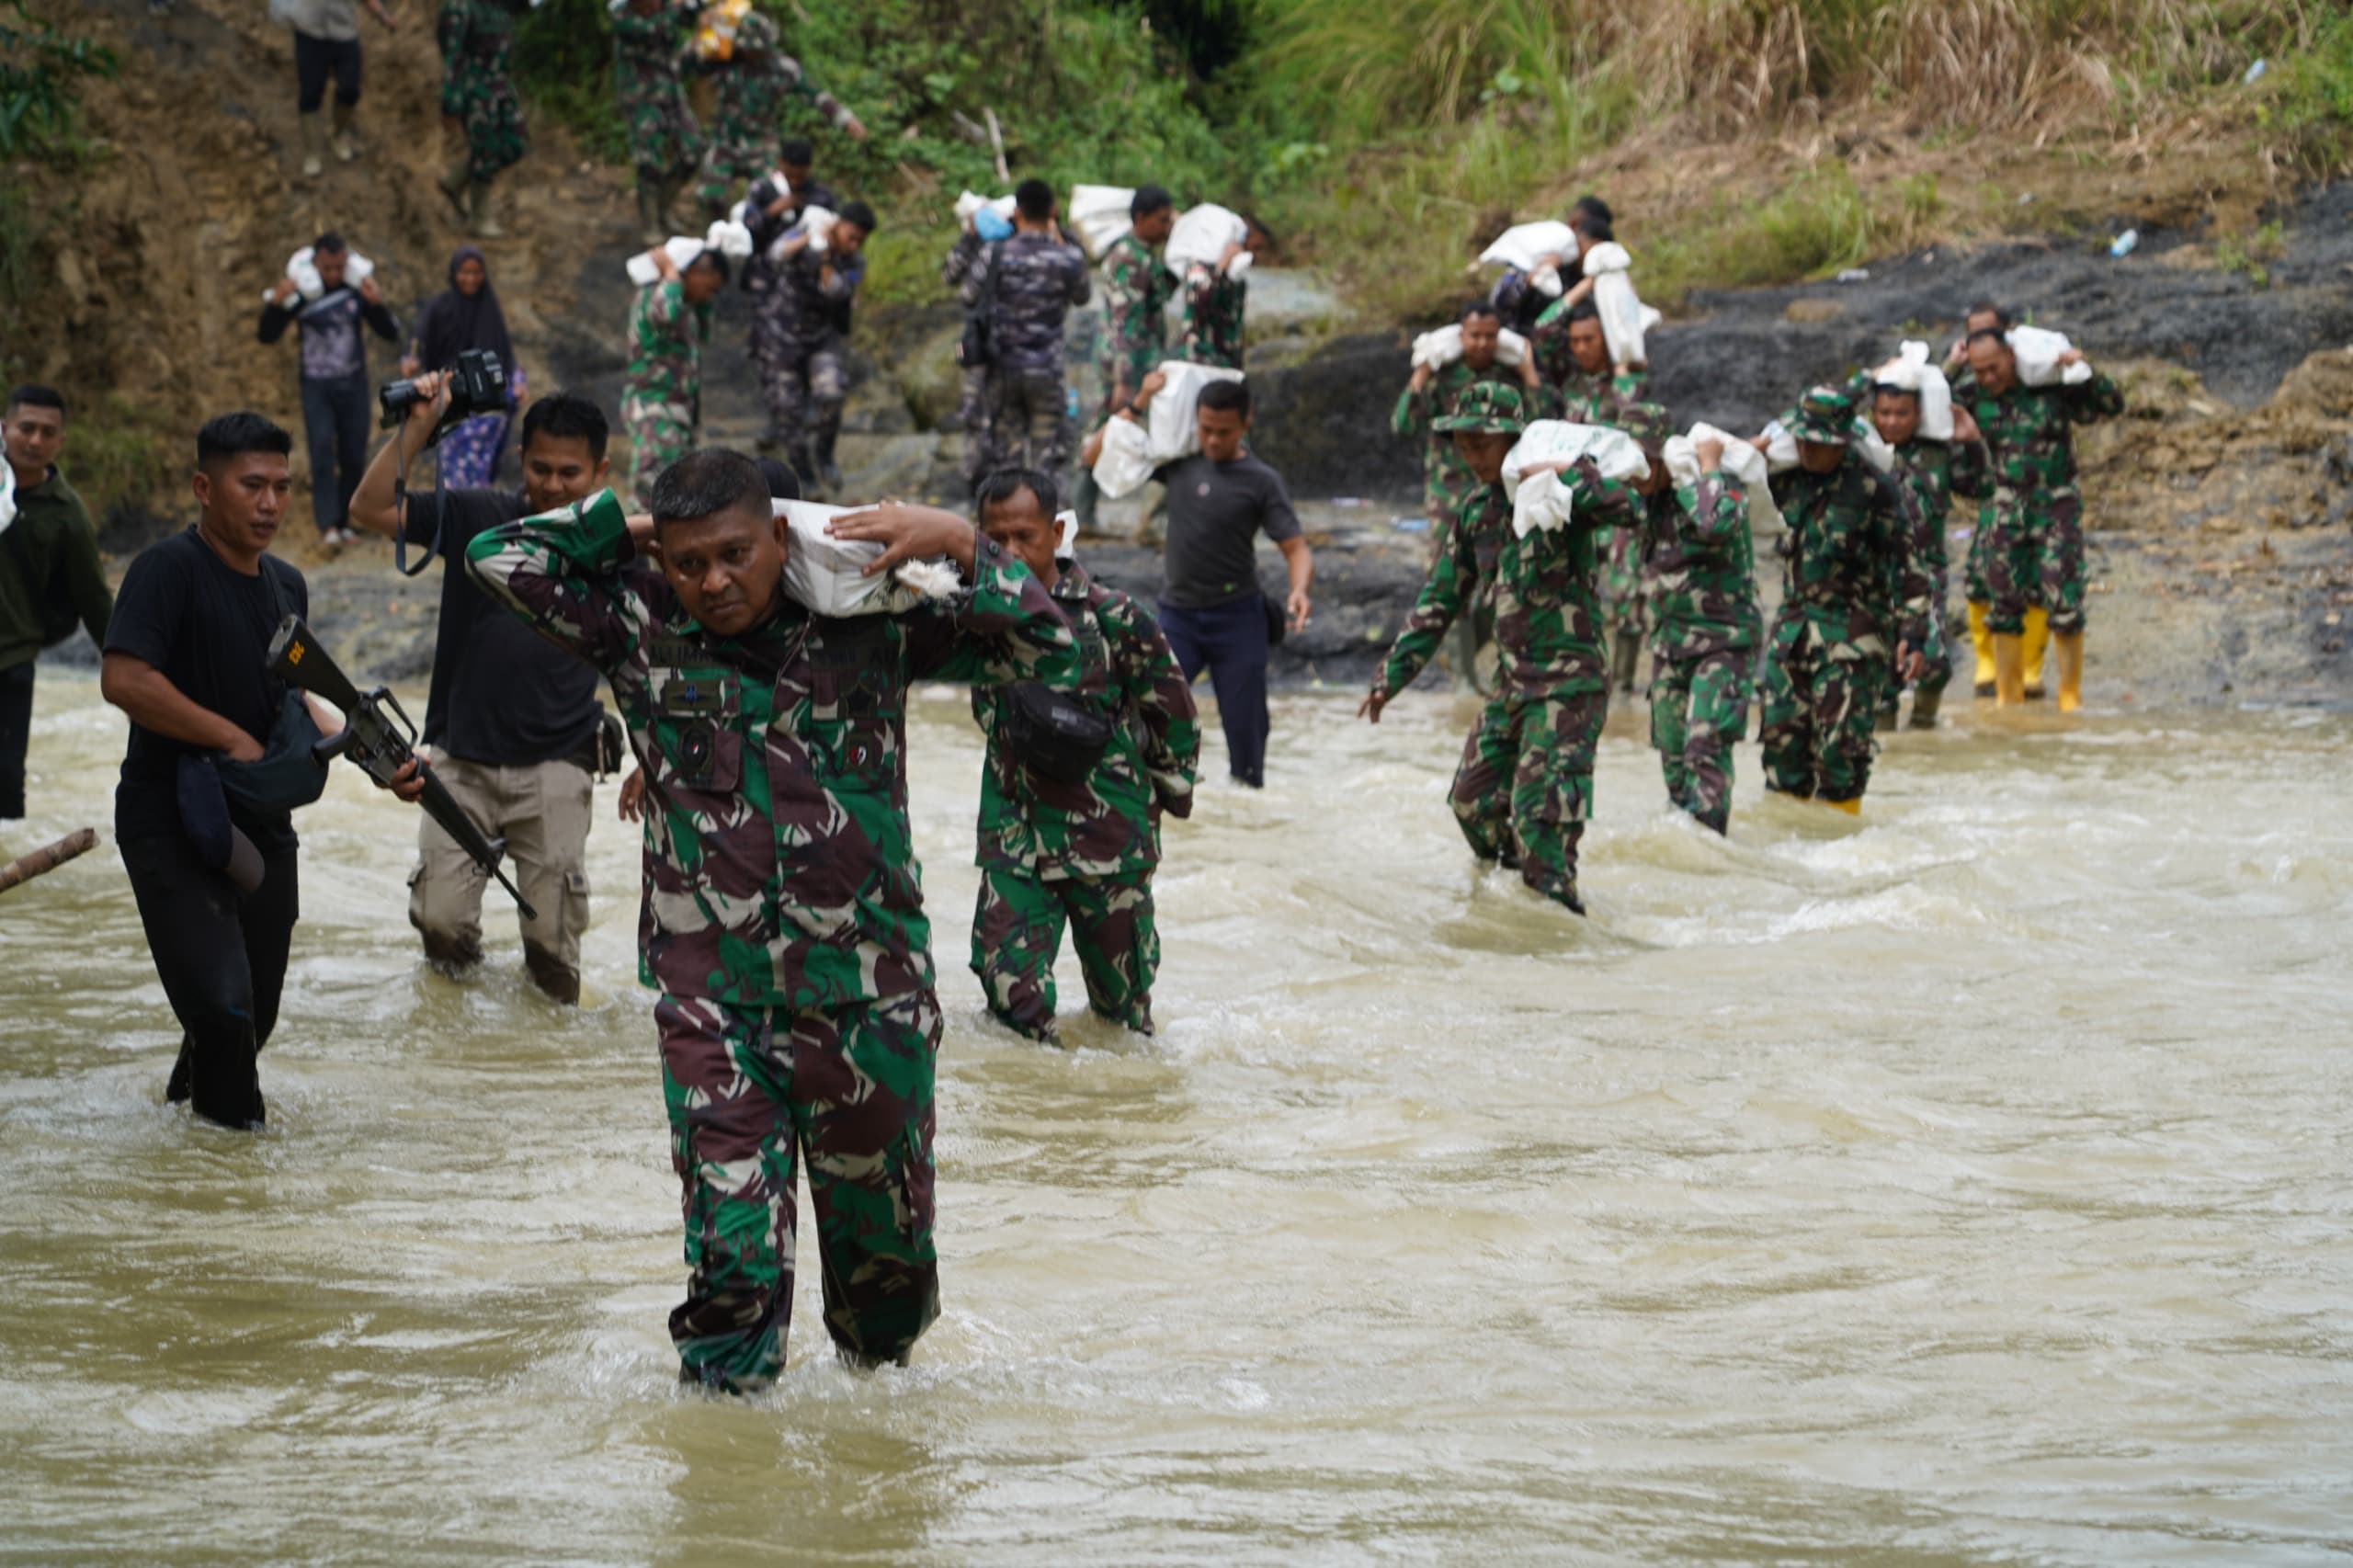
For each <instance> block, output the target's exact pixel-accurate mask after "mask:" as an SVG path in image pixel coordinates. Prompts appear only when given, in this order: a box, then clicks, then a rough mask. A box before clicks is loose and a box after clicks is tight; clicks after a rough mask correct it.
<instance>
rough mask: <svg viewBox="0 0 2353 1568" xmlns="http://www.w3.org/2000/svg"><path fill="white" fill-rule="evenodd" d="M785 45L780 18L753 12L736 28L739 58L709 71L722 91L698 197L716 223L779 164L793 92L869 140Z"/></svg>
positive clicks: (838, 125) (713, 109) (851, 133)
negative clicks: (782, 122)
mask: <svg viewBox="0 0 2353 1568" xmlns="http://www.w3.org/2000/svg"><path fill="white" fill-rule="evenodd" d="M779 42H780V40H779V35H778V32H777V26H776V22H775V19H774V18H772V17H768V16H767V15H766V14H765V13H763V12H759V11H753V12H751V13H749V14H747V15H746V16H745V17H744V19H743V20H742V21H740V22H738V23H737V24H736V25H735V50H734V52H733V54H731V55H730V56H728V57H727V58H726V59H725V60H719V61H712V62H709V63H708V64H707V65H706V66H705V69H707V70H709V71H710V72H712V73H714V74H716V75H717V76H718V78H719V87H718V92H717V94H716V96H715V101H714V102H713V103H712V105H711V112H710V145H709V146H708V147H707V148H706V149H705V150H704V152H703V160H702V183H701V184H700V185H699V186H698V187H696V194H697V196H698V198H699V199H700V200H701V202H702V205H703V209H704V210H705V211H706V212H708V213H709V214H710V216H711V217H713V218H723V217H725V216H726V215H727V210H728V208H729V207H731V206H732V205H733V203H734V199H735V192H736V191H737V190H739V189H741V188H743V187H745V186H747V185H749V184H750V183H751V182H752V181H754V180H756V179H758V178H760V177H761V176H763V175H766V174H767V173H769V172H770V171H771V170H773V169H774V168H775V167H776V166H777V164H778V163H779V157H780V153H781V148H780V146H779V138H780V137H781V134H782V132H781V131H779V127H778V122H777V117H778V116H779V114H781V113H782V112H783V109H784V100H785V96H786V95H787V94H789V93H798V94H799V95H800V96H801V97H804V98H807V99H808V100H809V101H810V102H811V103H812V104H813V105H814V106H816V109H817V112H818V113H820V114H822V115H824V117H825V118H826V119H828V120H830V121H832V122H833V124H834V125H835V128H836V129H838V130H840V131H842V132H843V133H844V134H845V135H847V136H849V137H851V138H853V139H855V140H857V141H859V142H863V141H865V140H866V127H865V126H864V125H862V124H860V123H859V121H858V116H856V115H854V114H852V113H850V111H849V110H847V109H846V108H843V107H842V106H841V104H840V103H839V102H837V101H836V100H835V97H834V95H833V94H831V93H829V92H826V91H824V89H823V88H821V87H819V86H818V85H817V84H816V83H815V82H814V81H813V80H812V79H811V78H810V76H809V74H808V73H807V72H806V71H805V70H803V69H802V67H801V62H799V61H798V60H795V59H793V58H792V56H790V55H789V54H786V53H784V52H783V51H781V50H780V49H779Z"/></svg>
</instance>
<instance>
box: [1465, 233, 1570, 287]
mask: <svg viewBox="0 0 2353 1568" xmlns="http://www.w3.org/2000/svg"><path fill="white" fill-rule="evenodd" d="M1576 254H1577V236H1576V231H1575V230H1574V229H1572V228H1570V227H1569V226H1568V225H1567V224H1566V223H1563V222H1559V221H1558V220H1556V219H1549V218H1548V219H1545V220H1543V221H1542V222H1535V223H1515V224H1514V225H1512V226H1511V227H1510V228H1508V229H1506V230H1505V231H1504V232H1503V233H1500V234H1497V235H1496V236H1495V244H1491V245H1489V246H1488V247H1487V248H1486V249H1485V250H1483V251H1481V252H1480V253H1479V259H1480V260H1481V261H1483V262H1484V263H1486V264H1487V265H1488V266H1490V267H1513V268H1516V269H1518V271H1521V272H1526V273H1530V274H1533V273H1534V272H1535V271H1536V269H1537V267H1539V266H1540V265H1542V263H1543V260H1544V258H1545V257H1546V256H1574V255H1576ZM1558 281H1559V279H1558V278H1557V277H1556V278H1555V279H1554V282H1555V284H1556V285H1557V283H1558ZM1549 292H1552V293H1555V294H1557V293H1559V292H1560V290H1559V289H1558V287H1555V288H1553V289H1552V290H1549Z"/></svg>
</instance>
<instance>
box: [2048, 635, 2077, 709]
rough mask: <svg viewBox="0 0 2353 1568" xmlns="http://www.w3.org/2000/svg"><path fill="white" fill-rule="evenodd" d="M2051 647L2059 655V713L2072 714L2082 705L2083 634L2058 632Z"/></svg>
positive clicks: (2052, 640)
mask: <svg viewBox="0 0 2353 1568" xmlns="http://www.w3.org/2000/svg"><path fill="white" fill-rule="evenodd" d="M2051 647H2052V652H2054V653H2057V654H2058V655H2059V711H2060V712H2062V713H2073V712H2075V711H2076V710H2079V709H2080V708H2082V707H2083V705H2084V634H2083V633H2082V632H2080V631H2062V632H2059V633H2057V634H2056V635H2055V636H2053V637H2052V639H2051Z"/></svg>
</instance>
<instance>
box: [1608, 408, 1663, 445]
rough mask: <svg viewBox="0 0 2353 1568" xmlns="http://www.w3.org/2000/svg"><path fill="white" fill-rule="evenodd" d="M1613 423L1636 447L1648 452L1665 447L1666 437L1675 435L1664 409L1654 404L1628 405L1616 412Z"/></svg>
mask: <svg viewBox="0 0 2353 1568" xmlns="http://www.w3.org/2000/svg"><path fill="white" fill-rule="evenodd" d="M1615 423H1616V424H1617V426H1618V428H1619V429H1620V430H1622V431H1624V432H1625V433H1626V434H1627V435H1629V436H1631V437H1633V439H1634V444H1635V445H1636V446H1638V447H1640V448H1642V449H1643V450H1644V451H1649V452H1655V451H1657V450H1658V449H1660V448H1662V447H1664V446H1665V445H1666V441H1667V437H1670V436H1672V435H1674V434H1675V426H1674V425H1673V423H1671V422H1670V421H1669V420H1668V418H1667V416H1666V409H1665V406H1664V405H1662V404H1659V403H1628V404H1627V405H1626V406H1625V407H1623V408H1621V409H1620V410H1619V411H1618V417H1617V420H1616V421H1615Z"/></svg>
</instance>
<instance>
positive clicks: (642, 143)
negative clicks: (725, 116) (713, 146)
mask: <svg viewBox="0 0 2353 1568" xmlns="http://www.w3.org/2000/svg"><path fill="white" fill-rule="evenodd" d="M621 116H622V118H623V119H625V120H627V121H628V123H629V156H630V162H631V164H633V165H636V167H637V172H638V173H639V174H640V175H641V176H644V177H645V178H647V179H651V180H663V179H684V178H686V177H687V176H688V175H691V174H693V173H694V171H695V166H696V165H697V164H698V163H699V162H700V161H701V157H702V130H701V127H699V126H698V125H697V124H696V123H695V113H694V110H693V109H691V108H688V107H687V95H686V93H685V92H684V91H683V90H682V89H681V88H679V87H678V86H677V85H676V84H672V85H668V86H665V88H664V89H663V90H662V91H661V92H658V93H651V94H648V95H646V96H645V97H637V98H629V97H624V98H623V99H622V100H621Z"/></svg>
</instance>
